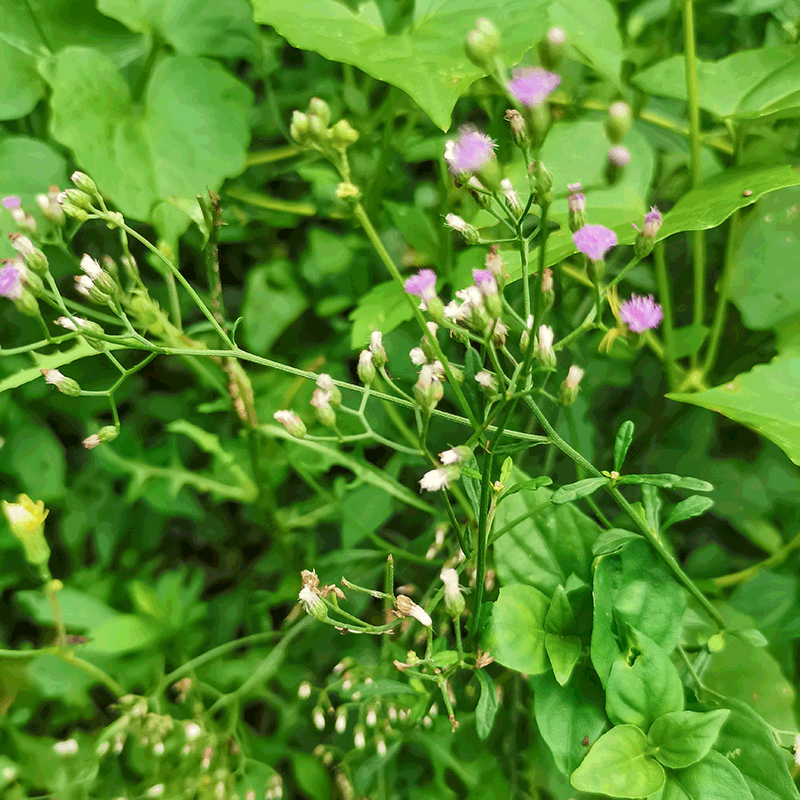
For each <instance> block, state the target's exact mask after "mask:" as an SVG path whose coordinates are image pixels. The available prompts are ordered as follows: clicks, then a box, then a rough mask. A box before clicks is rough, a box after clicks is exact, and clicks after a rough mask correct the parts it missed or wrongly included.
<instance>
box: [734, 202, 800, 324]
mask: <svg viewBox="0 0 800 800" xmlns="http://www.w3.org/2000/svg"><path fill="white" fill-rule="evenodd" d="M799 204H800V188H797V187H792V188H787V189H782V190H781V191H779V192H775V193H774V194H772V195H770V196H769V197H765V198H763V199H762V200H761V201H760V202H759V204H758V207H757V208H756V210H755V211H754V212H753V213H752V214H751V215H750V216H749V217H748V218H747V220H746V221H745V223H744V230H743V231H742V234H741V239H740V241H739V246H738V248H737V252H736V255H735V258H734V262H733V272H732V275H731V299H732V300H733V302H734V303H736V306H737V307H738V309H739V313H740V314H741V315H742V319H743V320H744V323H745V325H747V327H748V328H751V329H753V330H764V329H765V328H773V327H775V326H777V325H781V324H783V323H786V322H788V321H789V320H790V319H791V318H792V317H795V316H797V314H800V281H798V280H797V264H796V261H797V244H798V240H797V223H798V219H800V216H799V212H800V205H799Z"/></svg>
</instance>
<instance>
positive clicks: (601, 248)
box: [572, 225, 617, 261]
mask: <svg viewBox="0 0 800 800" xmlns="http://www.w3.org/2000/svg"><path fill="white" fill-rule="evenodd" d="M572 241H573V242H574V243H575V247H577V248H578V250H580V251H581V253H583V254H584V255H585V256H587V257H588V258H589V259H591V260H592V261H602V260H603V259H604V258H605V257H606V253H607V252H608V251H609V250H610V249H611V248H612V247H614V246H615V245H616V244H617V234H616V233H614V231H612V230H611V228H606V227H605V226H604V225H584V226H583V227H582V228H581V229H580V230H577V231H575V233H573V234H572Z"/></svg>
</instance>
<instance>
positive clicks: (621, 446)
mask: <svg viewBox="0 0 800 800" xmlns="http://www.w3.org/2000/svg"><path fill="white" fill-rule="evenodd" d="M632 441H633V423H632V422H631V421H630V420H629V419H628V420H625V422H623V423H622V425H620V426H619V430H618V431H617V438H616V439H615V440H614V469H615V470H616V471H617V472H622V465H623V464H624V463H625V456H626V455H627V454H628V448H629V447H630V446H631V442H632Z"/></svg>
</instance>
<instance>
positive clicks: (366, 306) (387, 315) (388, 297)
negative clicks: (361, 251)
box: [349, 281, 414, 347]
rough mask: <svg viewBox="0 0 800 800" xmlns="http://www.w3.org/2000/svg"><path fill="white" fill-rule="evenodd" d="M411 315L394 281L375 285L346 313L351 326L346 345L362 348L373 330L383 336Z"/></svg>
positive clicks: (399, 287) (409, 308)
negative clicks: (348, 315)
mask: <svg viewBox="0 0 800 800" xmlns="http://www.w3.org/2000/svg"><path fill="white" fill-rule="evenodd" d="M413 316H414V312H413V311H412V309H411V306H410V305H409V302H408V300H407V299H406V295H405V292H404V291H403V287H402V286H400V285H398V283H397V282H396V281H385V282H384V283H379V284H378V285H377V286H373V287H372V289H370V290H369V291H368V292H367V293H366V294H365V295H363V296H362V297H361V298H360V299H359V301H358V305H357V306H356V307H355V308H354V309H353V310H352V311H351V312H350V317H349V319H350V321H351V322H352V323H353V327H352V329H351V331H350V345H351V346H352V347H362V346H364V345H366V344H367V343H368V342H369V337H370V334H371V333H372V332H373V331H381V332H382V333H383V334H387V333H389V331H393V330H394V329H395V328H396V327H397V326H398V325H401V324H402V323H403V322H406V320H409V319H411V317H413Z"/></svg>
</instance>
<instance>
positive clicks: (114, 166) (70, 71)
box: [45, 47, 252, 238]
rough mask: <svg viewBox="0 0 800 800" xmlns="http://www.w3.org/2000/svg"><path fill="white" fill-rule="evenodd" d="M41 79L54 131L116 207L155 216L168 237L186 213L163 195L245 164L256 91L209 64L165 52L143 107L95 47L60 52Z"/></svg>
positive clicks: (216, 181) (216, 183)
mask: <svg viewBox="0 0 800 800" xmlns="http://www.w3.org/2000/svg"><path fill="white" fill-rule="evenodd" d="M45 77H46V79H47V81H48V82H49V83H50V85H51V87H52V97H51V100H50V105H51V111H52V116H51V119H50V131H51V133H52V135H53V137H54V138H55V139H57V140H58V141H59V142H61V143H62V144H64V145H66V146H67V147H69V148H71V149H72V151H73V152H74V153H75V158H76V160H77V161H78V163H79V164H80V166H81V167H82V168H83V169H84V170H85V171H86V172H88V173H89V174H90V175H91V176H92V177H93V178H94V179H95V180H96V181H97V183H98V185H99V186H100V189H101V190H102V191H103V192H104V193H106V194H107V195H108V196H109V197H110V198H111V199H112V200H113V201H114V202H115V203H116V204H117V206H118V207H119V209H120V211H122V212H123V213H124V214H128V215H130V216H132V217H134V218H136V219H140V220H151V219H153V220H154V221H155V222H156V224H157V225H158V227H159V229H160V231H161V233H162V235H164V236H166V238H171V237H172V236H174V235H177V234H178V233H180V232H182V231H183V230H184V229H185V228H186V226H187V225H188V224H189V219H188V218H187V217H186V216H185V215H184V214H183V213H182V212H180V211H178V210H177V209H175V208H174V207H172V206H171V205H168V204H166V205H165V204H164V203H165V201H168V200H170V198H173V197H177V198H183V199H194V198H195V197H196V196H197V194H198V193H200V192H201V191H204V190H205V189H207V188H208V189H212V190H216V189H219V187H220V185H221V184H222V181H223V180H224V179H225V178H226V177H228V176H233V175H238V174H239V173H240V172H241V171H242V170H243V169H244V166H245V158H246V155H247V145H248V142H249V139H250V129H249V114H250V108H251V105H252V93H251V92H250V90H249V89H248V88H247V87H246V86H245V85H244V84H242V83H240V82H239V81H238V80H236V79H235V78H233V76H231V75H230V74H229V73H227V72H225V70H224V69H223V68H222V67H220V66H219V65H218V64H216V63H214V62H213V61H209V60H207V59H202V58H195V57H192V56H169V57H166V58H164V59H163V60H162V61H160V62H159V63H158V65H157V66H156V67H155V69H154V70H153V72H152V74H151V75H150V79H149V81H148V84H147V89H146V91H145V96H144V100H143V110H142V111H139V110H138V107H137V106H136V105H134V103H133V100H132V98H131V93H130V90H129V88H128V84H127V83H126V82H125V80H124V78H123V77H122V75H121V74H120V73H119V72H118V71H117V69H116V67H115V66H114V64H113V63H112V62H111V61H110V60H109V59H108V58H107V57H105V56H103V55H102V54H100V53H98V52H97V51H95V50H90V49H87V48H83V47H70V48H67V49H66V50H63V51H62V52H61V53H60V54H59V55H58V56H56V57H55V58H54V59H53V60H52V63H50V64H49V65H48V69H47V74H46V76H45ZM159 204H162V205H161V207H160V208H157V206H159Z"/></svg>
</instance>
